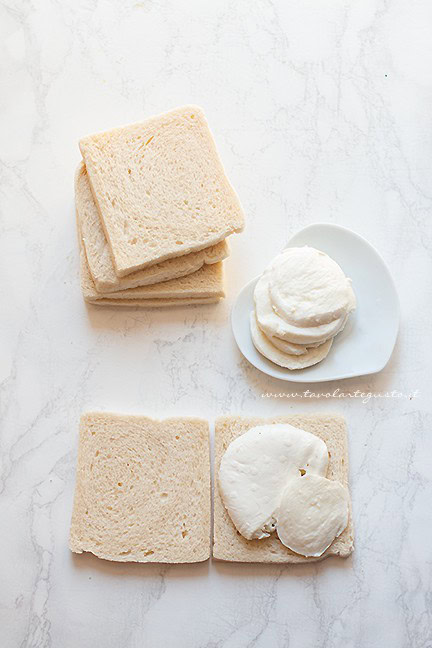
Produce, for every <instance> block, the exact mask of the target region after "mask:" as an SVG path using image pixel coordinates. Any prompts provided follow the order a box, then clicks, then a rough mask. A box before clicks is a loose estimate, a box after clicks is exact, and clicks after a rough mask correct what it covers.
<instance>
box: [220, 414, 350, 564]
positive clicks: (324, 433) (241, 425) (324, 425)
mask: <svg viewBox="0 0 432 648" xmlns="http://www.w3.org/2000/svg"><path fill="white" fill-rule="evenodd" d="M273 423H288V424H290V425H293V426H294V427H297V428H300V429H302V430H305V431H306V432H310V433H312V434H315V435H316V436H318V437H319V438H320V439H322V440H323V441H324V442H325V443H326V445H327V449H328V452H329V464H328V470H327V478H328V479H331V480H336V481H339V482H340V483H341V484H342V486H344V487H346V488H347V489H348V488H349V483H348V440H347V429H346V423H345V419H344V418H343V417H342V416H339V415H337V414H334V415H328V414H316V415H306V414H298V415H291V416H280V417H274V418H255V417H240V416H225V417H221V418H218V419H217V420H216V424H215V458H214V474H215V486H214V529H213V534H214V535H213V557H214V558H216V559H218V560H226V561H231V562H262V563H307V562H314V561H317V560H323V559H324V558H327V557H328V556H339V557H341V558H346V557H347V556H349V555H350V554H351V553H352V551H353V549H354V531H353V521H352V511H351V503H350V505H349V519H348V525H347V527H346V528H345V530H344V531H342V533H341V534H340V535H339V536H338V537H337V538H336V539H335V540H334V541H333V543H332V544H331V545H330V547H329V548H328V549H327V550H326V551H325V552H324V553H323V555H322V556H319V557H318V558H317V557H309V558H306V557H305V556H301V555H300V554H297V553H294V552H293V551H291V550H290V549H288V548H287V547H285V546H284V545H283V544H282V543H281V542H280V540H279V539H278V537H277V535H276V534H275V533H272V534H271V535H270V536H269V537H268V538H264V539H262V540H246V538H244V537H243V536H242V535H240V534H239V533H238V531H237V530H236V528H235V526H234V524H233V522H232V521H231V518H230V516H229V515H228V512H227V510H226V508H225V506H224V502H223V500H222V497H221V495H220V492H219V487H218V473H219V466H220V462H221V459H222V457H223V455H224V453H225V450H226V449H227V448H228V446H229V444H230V443H231V442H232V441H234V439H236V438H238V437H239V436H240V435H242V434H244V433H245V432H247V431H248V430H250V429H251V428H253V427H255V426H258V425H269V424H273Z"/></svg>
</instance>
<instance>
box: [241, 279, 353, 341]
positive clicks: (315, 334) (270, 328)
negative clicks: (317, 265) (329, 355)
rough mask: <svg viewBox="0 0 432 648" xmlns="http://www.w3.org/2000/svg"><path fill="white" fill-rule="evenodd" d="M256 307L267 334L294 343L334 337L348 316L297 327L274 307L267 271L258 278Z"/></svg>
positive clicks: (260, 325)
mask: <svg viewBox="0 0 432 648" xmlns="http://www.w3.org/2000/svg"><path fill="white" fill-rule="evenodd" d="M254 300H255V309H256V316H257V320H258V324H259V327H260V329H261V330H262V331H263V332H264V333H265V334H266V335H267V336H272V335H273V336H275V337H278V338H280V339H282V340H286V341H287V342H293V343H294V344H305V345H310V344H315V343H316V342H318V343H322V342H325V341H326V340H328V339H329V338H331V337H334V336H335V335H336V334H337V333H339V332H340V331H341V330H342V329H343V327H344V326H345V322H346V321H347V317H348V316H344V317H340V318H339V319H337V320H335V321H334V322H330V323H329V324H321V325H320V326H309V327H297V326H293V325H292V324H290V323H289V322H286V321H285V320H284V319H282V317H280V316H279V315H278V314H277V313H276V312H275V311H274V310H273V307H272V303H271V300H270V294H269V274H268V272H267V271H266V272H265V273H264V274H263V275H262V277H261V278H260V279H259V280H258V282H257V284H256V286H255V291H254Z"/></svg>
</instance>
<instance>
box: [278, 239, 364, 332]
mask: <svg viewBox="0 0 432 648" xmlns="http://www.w3.org/2000/svg"><path fill="white" fill-rule="evenodd" d="M268 273H269V294H270V300H271V302H272V304H273V306H274V309H275V311H276V312H277V313H278V314H279V315H280V316H281V317H282V318H283V319H284V320H285V321H287V322H288V323H290V324H292V325H293V326H297V327H309V326H319V325H321V324H329V323H331V322H333V321H334V320H337V319H339V318H341V317H345V315H346V314H347V312H348V311H349V310H350V309H351V308H352V302H353V299H354V293H353V290H352V288H351V283H350V281H349V279H347V278H346V277H345V274H344V272H343V270H342V269H341V267H340V266H339V265H338V264H337V263H336V261H334V260H333V259H331V258H330V257H329V256H328V255H327V254H325V252H321V251H320V250H316V249H315V248H312V247H307V246H305V247H298V248H287V249H286V250H284V251H283V252H282V254H279V255H278V256H277V257H276V258H275V259H274V260H273V261H272V263H271V264H270V266H269V268H268Z"/></svg>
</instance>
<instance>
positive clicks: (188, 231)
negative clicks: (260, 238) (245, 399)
mask: <svg viewBox="0 0 432 648" xmlns="http://www.w3.org/2000/svg"><path fill="white" fill-rule="evenodd" d="M79 146H80V150H81V153H82V156H83V160H82V162H81V163H80V164H79V166H78V169H77V172H76V177H75V199H76V214H77V227H78V239H79V245H80V265H81V286H82V291H83V296H84V299H85V300H86V301H87V302H90V303H92V304H97V305H100V306H171V305H181V304H203V303H213V302H216V301H219V299H220V298H221V297H223V296H224V289H223V274H222V261H223V259H225V258H226V257H227V256H228V245H227V241H226V238H227V237H228V236H229V235H230V234H233V233H234V232H240V231H242V229H243V227H244V215H243V210H242V208H241V205H240V202H239V200H238V197H237V195H236V193H235V191H234V189H233V188H232V186H231V185H230V183H229V181H228V179H227V177H226V175H225V171H224V168H223V166H222V163H221V161H220V159H219V156H218V154H217V151H216V147H215V144H214V140H213V137H212V135H211V133H210V130H209V128H208V125H207V122H206V119H205V117H204V114H203V112H202V110H201V109H200V108H197V107H196V106H184V107H181V108H177V109H176V110H172V111H170V112H168V113H164V114H162V115H158V116H156V117H152V118H150V119H148V120H146V121H145V122H142V123H138V124H131V125H129V126H124V127H121V128H116V129H113V130H110V131H106V132H103V133H97V134H95V135H90V136H88V137H85V138H83V139H82V140H81V141H80V143H79Z"/></svg>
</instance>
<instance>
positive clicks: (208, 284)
mask: <svg viewBox="0 0 432 648" xmlns="http://www.w3.org/2000/svg"><path fill="white" fill-rule="evenodd" d="M80 266H81V288H82V292H83V296H84V299H85V300H86V301H88V302H91V303H95V302H97V301H101V302H104V303H105V305H108V302H110V304H109V305H115V304H114V303H113V302H118V301H121V300H128V301H132V300H133V301H134V302H135V305H137V306H138V305H141V304H138V303H137V302H138V300H139V301H142V302H147V303H145V304H144V303H143V304H142V305H147V306H150V305H152V304H151V301H154V300H156V299H158V300H159V299H163V300H175V299H178V300H186V299H187V300H191V299H193V300H198V299H200V300H203V299H205V300H206V301H205V302H204V303H209V302H208V301H207V300H209V299H211V300H212V301H217V300H219V299H220V298H221V297H223V296H224V294H225V293H224V289H223V272H222V263H214V264H212V265H205V266H203V267H202V268H201V269H200V270H197V272H194V273H192V274H190V275H186V276H185V277H179V278H178V279H171V280H170V281H164V282H162V283H158V284H151V285H149V286H139V287H138V288H129V290H123V291H118V292H113V293H110V294H109V295H106V294H105V293H98V292H97V290H96V288H95V285H94V282H93V279H92V276H91V274H90V271H89V268H88V264H87V259H86V255H85V250H84V248H83V246H81V250H80ZM183 303H184V302H183ZM194 303H197V302H194ZM168 305H169V304H168Z"/></svg>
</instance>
